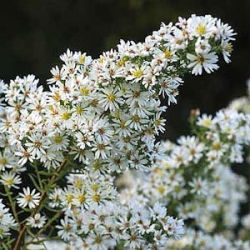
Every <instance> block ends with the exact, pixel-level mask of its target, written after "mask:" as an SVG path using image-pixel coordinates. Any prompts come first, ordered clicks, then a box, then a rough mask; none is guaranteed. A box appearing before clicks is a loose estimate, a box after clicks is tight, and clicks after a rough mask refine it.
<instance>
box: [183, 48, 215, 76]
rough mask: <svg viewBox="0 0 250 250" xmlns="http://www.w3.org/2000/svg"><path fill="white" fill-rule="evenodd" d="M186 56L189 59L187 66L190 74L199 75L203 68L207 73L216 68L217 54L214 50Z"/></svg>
mask: <svg viewBox="0 0 250 250" xmlns="http://www.w3.org/2000/svg"><path fill="white" fill-rule="evenodd" d="M187 58H188V59H189V60H190V63H189V64H188V68H191V69H192V74H194V75H201V74H202V70H203V69H204V70H205V71H206V72H207V73H211V72H213V71H214V70H216V69H218V68H219V66H218V65H217V62H218V56H217V55H216V54H215V53H214V52H209V53H202V54H196V55H193V54H187Z"/></svg>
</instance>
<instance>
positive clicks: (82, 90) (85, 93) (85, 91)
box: [80, 87, 90, 96]
mask: <svg viewBox="0 0 250 250" xmlns="http://www.w3.org/2000/svg"><path fill="white" fill-rule="evenodd" d="M89 92H90V89H89V88H88V87H81V88H80V93H81V94H82V95H83V96H88V95H89Z"/></svg>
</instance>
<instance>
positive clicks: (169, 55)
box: [164, 49, 172, 59]
mask: <svg viewBox="0 0 250 250" xmlns="http://www.w3.org/2000/svg"><path fill="white" fill-rule="evenodd" d="M164 56H165V58H167V59H170V58H171V57H172V52H171V51H170V50H169V49H165V51H164Z"/></svg>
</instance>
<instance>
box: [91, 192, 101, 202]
mask: <svg viewBox="0 0 250 250" xmlns="http://www.w3.org/2000/svg"><path fill="white" fill-rule="evenodd" d="M92 199H93V201H95V202H98V203H99V202H100V200H101V196H100V195H99V194H94V195H93V196H92Z"/></svg>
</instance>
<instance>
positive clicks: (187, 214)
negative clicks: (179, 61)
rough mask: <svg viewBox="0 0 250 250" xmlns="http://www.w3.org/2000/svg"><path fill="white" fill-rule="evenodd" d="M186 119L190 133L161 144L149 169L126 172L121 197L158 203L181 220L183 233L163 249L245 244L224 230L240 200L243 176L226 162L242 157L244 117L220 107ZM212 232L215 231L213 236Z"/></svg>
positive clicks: (249, 126) (248, 133)
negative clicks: (135, 173) (134, 176)
mask: <svg viewBox="0 0 250 250" xmlns="http://www.w3.org/2000/svg"><path fill="white" fill-rule="evenodd" d="M191 123H192V131H193V134H192V135H191V136H182V137H180V138H179V139H178V141H177V142H178V144H174V143H171V142H165V143H163V144H162V146H161V151H163V154H162V152H161V154H159V156H160V155H162V156H161V157H159V159H158V161H157V162H156V164H155V166H154V167H153V168H152V169H151V171H150V173H148V174H140V178H137V179H136V180H129V179H128V177H126V181H127V183H128V184H127V185H128V186H129V188H128V189H125V190H124V191H123V192H122V197H123V199H124V200H126V201H127V200H130V199H131V198H133V199H136V198H137V197H141V196H143V197H144V200H146V201H147V202H148V203H151V204H154V203H155V202H161V203H162V204H165V206H166V207H167V208H168V211H170V212H171V214H173V215H178V216H179V217H180V218H182V219H184V221H186V222H187V223H186V227H187V228H188V230H187V232H186V236H185V237H184V238H183V239H181V240H180V241H168V244H169V249H188V246H192V249H197V250H198V249H201V247H202V249H206V250H210V249H228V250H229V249H248V247H249V243H248V242H240V241H239V242H238V243H237V244H234V243H233V242H232V240H234V239H233V236H232V235H231V236H228V237H225V235H224V234H226V232H227V234H230V230H231V229H232V228H234V227H236V226H237V225H238V224H239V222H240V220H239V219H240V218H239V208H240V204H241V202H244V201H246V191H247V183H246V180H245V178H244V177H241V176H239V175H237V174H235V173H234V172H233V171H232V170H231V169H230V166H231V165H232V164H233V163H242V162H243V153H244V150H243V146H248V145H249V143H250V116H249V115H247V114H243V113H238V112H236V111H233V110H230V109H226V110H221V111H219V112H217V114H216V116H215V117H212V116H208V115H202V116H196V115H193V116H191ZM131 178H132V177H131ZM245 221H247V217H246V219H245ZM218 222H219V223H218ZM246 224H247V222H246ZM195 230H198V231H197V232H196V231H195ZM214 232H216V233H221V235H220V234H217V235H216V236H215V237H214V236H213V233H214Z"/></svg>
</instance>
